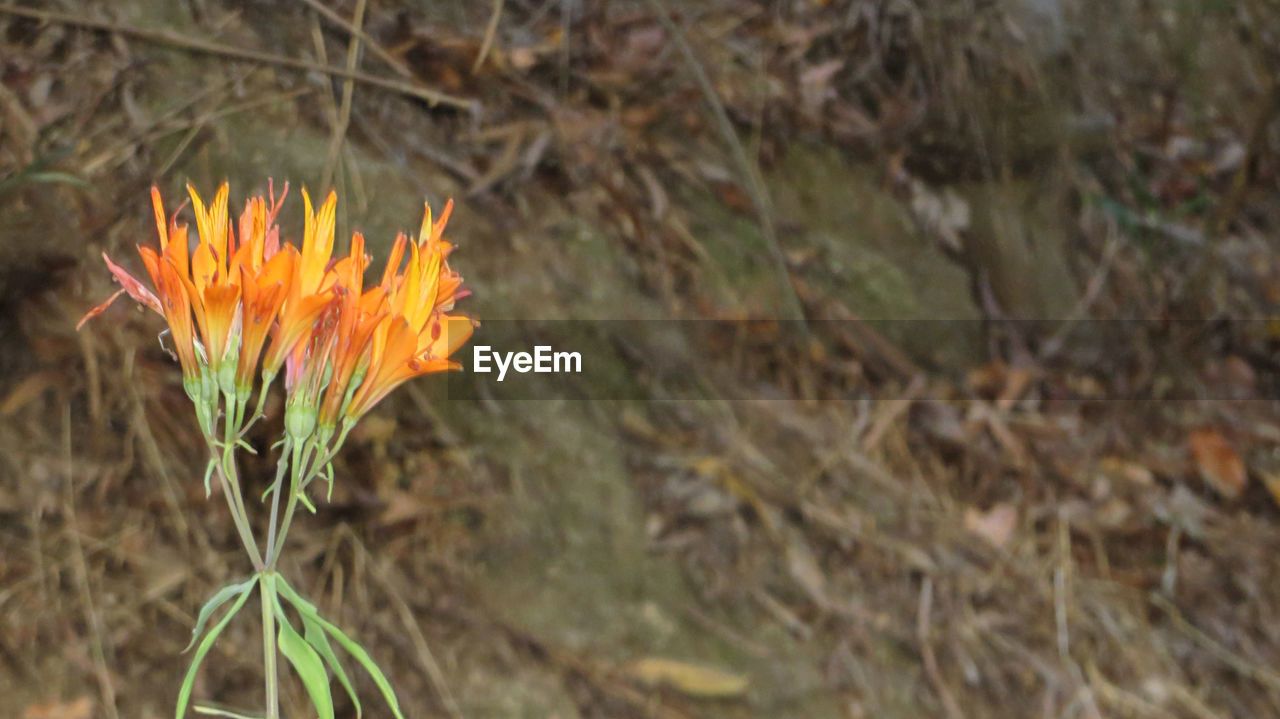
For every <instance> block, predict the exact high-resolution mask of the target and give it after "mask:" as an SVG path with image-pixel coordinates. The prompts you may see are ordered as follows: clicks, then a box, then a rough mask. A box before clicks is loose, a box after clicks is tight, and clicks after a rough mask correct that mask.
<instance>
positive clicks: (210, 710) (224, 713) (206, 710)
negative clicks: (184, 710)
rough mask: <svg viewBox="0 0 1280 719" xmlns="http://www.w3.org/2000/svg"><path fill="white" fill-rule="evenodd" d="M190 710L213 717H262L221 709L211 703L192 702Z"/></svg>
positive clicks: (251, 718)
mask: <svg viewBox="0 0 1280 719" xmlns="http://www.w3.org/2000/svg"><path fill="white" fill-rule="evenodd" d="M191 710H192V711H194V712H195V713H196V714H204V715H207V716H213V717H228V719H262V718H261V717H260V716H254V715H253V714H241V713H240V712H237V711H235V710H232V709H223V708H222V707H219V706H215V705H213V704H192V705H191Z"/></svg>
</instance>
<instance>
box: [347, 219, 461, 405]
mask: <svg viewBox="0 0 1280 719" xmlns="http://www.w3.org/2000/svg"><path fill="white" fill-rule="evenodd" d="M452 211H453V202H452V201H450V202H449V203H448V204H446V205H445V208H444V212H442V213H441V215H440V219H439V220H437V221H435V222H432V219H431V207H430V205H428V206H427V207H426V211H425V213H424V215H423V221H422V230H421V232H420V233H419V236H418V241H417V242H415V243H412V244H410V245H409V249H410V257H409V263H408V265H407V266H406V267H405V271H404V274H403V275H397V274H396V273H397V271H398V269H399V260H400V257H401V256H402V255H403V253H404V249H403V248H404V245H405V241H404V237H403V235H402V236H401V237H399V238H397V240H396V244H395V246H394V247H393V249H392V261H393V262H394V263H395V264H388V266H387V269H386V270H385V271H384V272H383V276H382V285H381V286H380V287H379V289H381V290H384V291H387V292H389V293H390V296H389V298H388V307H389V309H388V313H387V317H385V318H384V319H383V320H382V321H381V322H380V323H379V324H378V326H377V328H376V329H375V330H374V331H373V334H372V338H371V343H370V349H369V363H368V368H367V373H366V374H365V377H364V381H363V382H362V383H361V384H360V386H359V388H358V389H356V391H355V393H354V395H352V397H351V400H350V403H349V404H348V406H347V408H346V410H345V412H344V416H345V417H346V418H347V419H348V420H351V421H354V420H357V419H359V418H360V417H361V416H362V415H363V414H364V413H366V412H368V411H369V410H370V409H372V408H373V406H374V405H376V404H377V403H378V402H380V401H382V399H383V398H384V397H386V396H387V394H389V393H390V392H391V391H392V390H393V389H395V388H396V387H398V386H400V385H401V384H402V383H404V382H406V381H407V380H410V379H412V378H414V377H417V376H420V375H424V374H428V373H431V372H443V371H446V370H450V369H458V368H459V367H460V365H459V364H458V363H456V362H453V361H451V360H450V359H449V356H450V355H452V354H453V353H454V352H455V351H457V349H458V348H459V347H461V346H462V345H463V344H465V343H466V341H467V340H468V339H470V337H471V334H472V332H473V331H474V329H475V323H474V322H473V321H472V320H470V319H469V318H466V317H450V316H448V315H446V314H445V312H447V311H449V310H451V309H452V308H453V304H454V302H455V301H456V300H457V299H458V298H460V297H462V296H464V294H465V293H464V292H462V291H461V290H460V288H461V285H462V278H461V277H460V276H459V275H458V274H457V273H455V272H453V271H452V270H450V269H449V265H448V262H447V261H446V260H447V258H448V255H449V253H450V252H451V251H452V250H453V246H452V245H450V244H449V243H448V242H446V241H444V240H443V239H442V235H443V233H444V227H445V224H446V223H447V222H448V221H449V215H450V214H451V213H452Z"/></svg>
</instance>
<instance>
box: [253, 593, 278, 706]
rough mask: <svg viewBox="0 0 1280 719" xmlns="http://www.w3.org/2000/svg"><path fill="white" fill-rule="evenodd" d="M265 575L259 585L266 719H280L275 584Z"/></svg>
mask: <svg viewBox="0 0 1280 719" xmlns="http://www.w3.org/2000/svg"><path fill="white" fill-rule="evenodd" d="M273 579H274V577H272V576H271V575H270V574H268V573H265V572H264V573H263V575H262V581H260V582H259V583H258V584H259V586H260V587H261V589H262V666H263V671H262V674H263V677H264V682H265V683H266V691H267V717H266V719H280V686H279V677H278V672H277V670H276V614H275V605H276V597H275V591H276V588H275V582H274V581H272V580H273Z"/></svg>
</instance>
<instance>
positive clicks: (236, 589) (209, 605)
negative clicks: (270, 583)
mask: <svg viewBox="0 0 1280 719" xmlns="http://www.w3.org/2000/svg"><path fill="white" fill-rule="evenodd" d="M255 581H257V579H256V578H254V577H250V578H248V579H246V580H245V581H243V582H240V583H239V584H228V585H227V586H225V587H223V588H222V589H219V590H218V592H217V593H216V594H214V595H213V596H212V597H210V599H209V601H207V602H205V605H204V606H203V607H201V608H200V615H199V617H197V618H196V626H195V629H192V630H191V643H190V644H188V645H187V648H186V649H183V650H182V653H183V654H186V653H187V652H189V651H191V647H194V646H195V645H196V640H197V639H199V638H200V633H201V632H203V631H204V625H205V623H206V622H208V621H209V617H211V616H213V613H214V612H216V611H218V607H221V606H222V605H223V604H226V603H227V602H228V601H229V600H230V599H231V598H232V597H234V596H237V595H240V594H243V593H245V592H247V591H249V589H250V588H252V586H253V583H254V582H255Z"/></svg>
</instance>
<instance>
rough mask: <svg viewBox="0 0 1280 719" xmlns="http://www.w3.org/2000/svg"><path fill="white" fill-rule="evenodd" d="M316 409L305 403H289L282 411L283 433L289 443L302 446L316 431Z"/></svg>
mask: <svg viewBox="0 0 1280 719" xmlns="http://www.w3.org/2000/svg"><path fill="white" fill-rule="evenodd" d="M316 414H317V412H316V408H315V407H312V406H310V405H308V404H306V403H305V402H290V403H289V404H288V405H287V406H286V407H285V409H284V431H285V435H287V436H288V437H289V441H291V442H293V443H294V444H295V445H299V446H300V445H302V443H303V442H306V441H307V438H308V437H310V436H311V433H312V432H314V431H315V429H316Z"/></svg>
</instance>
